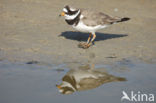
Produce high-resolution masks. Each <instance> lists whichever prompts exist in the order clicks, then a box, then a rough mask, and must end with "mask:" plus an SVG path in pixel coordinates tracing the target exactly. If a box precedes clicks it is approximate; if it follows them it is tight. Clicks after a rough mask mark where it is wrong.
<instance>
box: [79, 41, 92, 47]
mask: <svg viewBox="0 0 156 103" xmlns="http://www.w3.org/2000/svg"><path fill="white" fill-rule="evenodd" d="M90 46H91V44H90V43H89V44H88V43H86V42H85V43H79V44H78V47H79V48H83V49H87V48H89V47H90Z"/></svg>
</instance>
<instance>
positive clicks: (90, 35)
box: [87, 34, 92, 44]
mask: <svg viewBox="0 0 156 103" xmlns="http://www.w3.org/2000/svg"><path fill="white" fill-rule="evenodd" d="M91 37H92V34H89V37H88V40H87V44H89V42H90V39H91Z"/></svg>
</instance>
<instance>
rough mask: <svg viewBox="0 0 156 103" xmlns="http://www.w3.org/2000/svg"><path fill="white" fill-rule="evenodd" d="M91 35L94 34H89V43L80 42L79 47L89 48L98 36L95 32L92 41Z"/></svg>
mask: <svg viewBox="0 0 156 103" xmlns="http://www.w3.org/2000/svg"><path fill="white" fill-rule="evenodd" d="M91 36H92V34H90V35H89V37H88V40H87V43H80V44H79V47H81V48H84V49H87V48H89V47H90V46H91V45H92V42H93V41H94V39H95V38H96V35H95V34H93V38H92V40H91V41H90V39H91Z"/></svg>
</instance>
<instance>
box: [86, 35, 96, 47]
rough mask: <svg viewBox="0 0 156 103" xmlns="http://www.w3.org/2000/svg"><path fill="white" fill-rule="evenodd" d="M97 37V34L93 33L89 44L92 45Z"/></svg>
mask: <svg viewBox="0 0 156 103" xmlns="http://www.w3.org/2000/svg"><path fill="white" fill-rule="evenodd" d="M95 38H96V34H95V33H94V34H93V38H92V40H91V42H90V43H89V44H88V46H91V45H92V43H93V41H94V40H95Z"/></svg>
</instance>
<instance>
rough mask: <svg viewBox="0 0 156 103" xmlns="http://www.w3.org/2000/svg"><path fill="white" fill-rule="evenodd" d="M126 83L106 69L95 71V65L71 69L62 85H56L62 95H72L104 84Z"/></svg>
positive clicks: (123, 79) (63, 79)
mask: <svg viewBox="0 0 156 103" xmlns="http://www.w3.org/2000/svg"><path fill="white" fill-rule="evenodd" d="M116 81H126V79H125V78H122V77H116V76H113V75H111V74H108V73H107V72H106V71H105V70H104V69H94V65H92V66H91V67H90V66H89V65H86V66H81V67H79V68H78V69H70V70H69V71H68V72H67V73H66V75H65V76H64V77H63V78H62V83H61V84H59V85H56V87H57V88H58V90H59V92H60V93H62V94H72V93H74V92H76V91H84V90H90V89H94V88H97V87H99V86H101V85H102V84H104V83H109V82H116Z"/></svg>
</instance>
